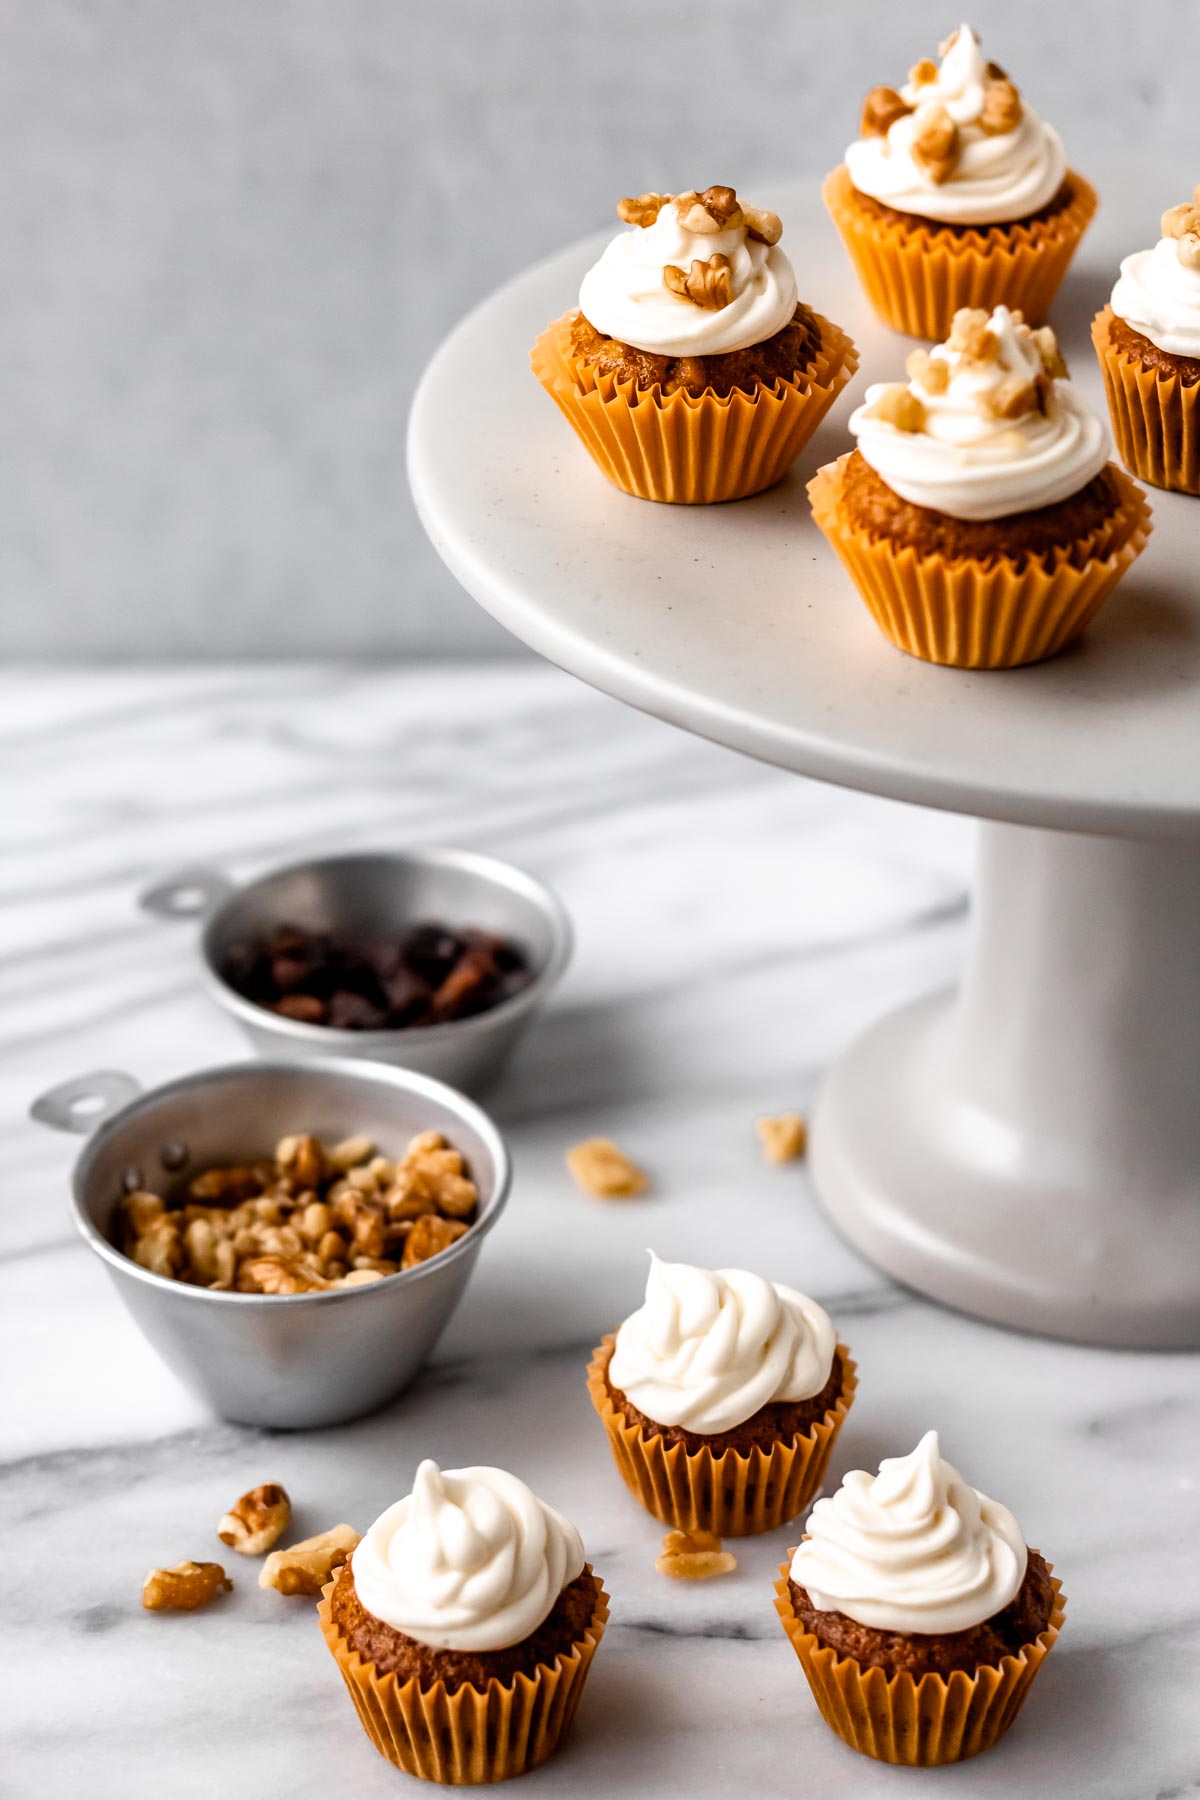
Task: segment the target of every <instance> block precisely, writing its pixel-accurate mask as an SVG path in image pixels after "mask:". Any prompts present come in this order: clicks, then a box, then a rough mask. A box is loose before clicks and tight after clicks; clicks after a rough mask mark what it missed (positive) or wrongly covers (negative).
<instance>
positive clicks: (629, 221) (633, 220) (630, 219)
mask: <svg viewBox="0 0 1200 1800" xmlns="http://www.w3.org/2000/svg"><path fill="white" fill-rule="evenodd" d="M670 198H671V196H670V194H638V195H637V197H636V199H630V198H629V197H628V196H627V197H626V198H625V199H624V200H618V201H617V217H618V219H620V220H621V221H622V222H623V223H624V224H626V225H640V226H642V227H643V228H644V227H645V226H647V225H653V223H654V221H655V219H657V217H658V215H659V213H660V212H661V211H662V209H663V207H664V206H665V205H666V204H667V202H668V200H669V199H670Z"/></svg>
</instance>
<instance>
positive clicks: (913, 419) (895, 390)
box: [864, 381, 925, 431]
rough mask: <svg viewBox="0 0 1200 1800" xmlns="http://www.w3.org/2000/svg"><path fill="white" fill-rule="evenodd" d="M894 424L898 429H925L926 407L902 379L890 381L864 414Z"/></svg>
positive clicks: (886, 423) (869, 417) (887, 423)
mask: <svg viewBox="0 0 1200 1800" xmlns="http://www.w3.org/2000/svg"><path fill="white" fill-rule="evenodd" d="M864 417H865V418H868V419H880V420H882V421H883V423H884V424H885V425H894V426H895V427H896V430H897V431H924V429H925V407H924V405H923V403H922V402H921V400H920V399H919V398H918V397H917V395H916V394H914V393H913V392H912V391H911V389H910V388H908V387H906V386H905V384H904V382H902V381H889V382H887V383H886V384H885V385H884V387H883V388H882V389H881V390H880V392H879V393H878V394H877V395H876V396H875V398H874V400H872V401H871V403H870V405H869V406H868V407H867V409H866V412H865V414H864Z"/></svg>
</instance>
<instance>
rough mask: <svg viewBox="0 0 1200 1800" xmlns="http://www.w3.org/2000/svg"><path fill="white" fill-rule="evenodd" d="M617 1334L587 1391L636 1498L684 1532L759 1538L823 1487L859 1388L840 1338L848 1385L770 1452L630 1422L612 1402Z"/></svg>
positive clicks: (592, 1370)
mask: <svg viewBox="0 0 1200 1800" xmlns="http://www.w3.org/2000/svg"><path fill="white" fill-rule="evenodd" d="M615 1341H616V1340H615V1338H614V1337H612V1336H611V1335H610V1336H608V1337H606V1338H605V1339H604V1340H603V1342H602V1343H601V1345H600V1347H599V1349H598V1350H597V1351H596V1353H595V1355H594V1357H593V1358H592V1362H591V1365H590V1367H589V1369H588V1393H589V1394H590V1395H591V1397H592V1404H593V1406H594V1407H595V1408H596V1411H597V1412H598V1413H599V1415H600V1419H601V1422H602V1424H603V1426H604V1429H605V1431H606V1432H607V1434H608V1443H609V1448H610V1449H611V1451H612V1453H613V1460H614V1461H615V1462H616V1465H617V1468H618V1469H619V1470H620V1472H621V1476H622V1479H623V1480H624V1482H625V1485H626V1487H627V1488H628V1489H629V1491H630V1493H631V1494H632V1495H633V1496H634V1498H635V1500H639V1501H640V1502H641V1504H642V1505H643V1506H644V1507H645V1509H646V1511H647V1512H648V1513H652V1514H653V1516H654V1517H655V1518H656V1519H661V1520H662V1522H663V1524H664V1525H673V1526H675V1527H676V1528H677V1529H679V1530H681V1531H695V1530H700V1531H715V1532H716V1534H717V1536H718V1537H755V1536H757V1535H758V1533H759V1532H763V1531H774V1530H775V1528H776V1527H777V1526H779V1525H785V1524H786V1523H787V1521H788V1520H789V1519H794V1518H795V1517H796V1516H797V1514H798V1513H802V1512H803V1511H804V1509H805V1508H806V1507H807V1505H808V1504H809V1502H810V1500H812V1498H813V1496H814V1495H815V1494H816V1493H817V1492H818V1490H819V1489H820V1486H821V1483H822V1482H823V1481H824V1479H825V1471H826V1469H827V1467H828V1465H829V1457H830V1453H831V1452H832V1450H833V1446H834V1442H835V1440H836V1438H837V1434H838V1432H839V1431H840V1430H841V1428H842V1421H843V1420H844V1419H845V1417H846V1414H847V1413H848V1412H849V1410H850V1407H851V1404H852V1402H853V1400H854V1394H855V1390H856V1388H857V1386H858V1379H857V1373H856V1366H855V1364H854V1362H853V1361H852V1359H851V1357H850V1353H849V1351H848V1350H846V1348H845V1347H844V1346H843V1345H842V1344H839V1345H838V1347H837V1352H836V1354H837V1357H838V1361H839V1363H840V1365H841V1371H842V1391H841V1393H840V1394H839V1396H838V1399H837V1402H836V1404H835V1405H833V1406H832V1407H830V1409H829V1411H828V1412H827V1413H826V1414H825V1417H824V1418H823V1419H819V1420H818V1421H817V1423H816V1424H815V1425H813V1426H811V1427H810V1429H809V1430H808V1431H807V1432H806V1433H804V1434H803V1435H800V1436H797V1437H794V1438H793V1439H791V1441H790V1442H784V1441H782V1440H781V1441H780V1442H778V1443H776V1444H773V1445H772V1446H771V1449H770V1451H769V1452H768V1451H765V1450H759V1449H757V1448H755V1449H752V1450H750V1451H740V1450H725V1451H722V1452H720V1453H719V1454H715V1455H714V1453H713V1452H712V1451H711V1450H710V1449H709V1448H708V1447H707V1446H705V1447H704V1448H703V1449H702V1450H692V1451H689V1450H688V1449H687V1448H686V1446H685V1445H683V1444H668V1443H667V1441H666V1439H665V1438H663V1437H661V1436H659V1435H657V1434H651V1433H648V1432H643V1431H642V1430H640V1429H639V1427H637V1426H636V1425H630V1424H629V1423H628V1422H627V1421H626V1420H625V1419H624V1418H623V1416H622V1415H621V1413H620V1412H618V1410H617V1408H616V1406H615V1405H614V1404H613V1400H612V1395H611V1393H610V1391H609V1386H608V1381H607V1378H606V1372H607V1369H608V1363H609V1359H610V1357H611V1355H612V1349H613V1344H614V1342H615Z"/></svg>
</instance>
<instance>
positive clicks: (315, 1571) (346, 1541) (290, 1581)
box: [258, 1525, 358, 1595]
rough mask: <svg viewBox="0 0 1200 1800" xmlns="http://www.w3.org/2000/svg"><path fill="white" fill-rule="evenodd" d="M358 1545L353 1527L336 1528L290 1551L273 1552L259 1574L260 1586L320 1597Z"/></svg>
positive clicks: (305, 1541)
mask: <svg viewBox="0 0 1200 1800" xmlns="http://www.w3.org/2000/svg"><path fill="white" fill-rule="evenodd" d="M357 1544H358V1533H357V1531H355V1529H354V1527H353V1525H334V1526H332V1527H331V1528H330V1529H329V1530H328V1531H322V1532H320V1533H318V1535H317V1536H316V1537H311V1538H304V1539H303V1540H302V1542H300V1543H299V1544H292V1545H291V1546H290V1547H289V1548H288V1549H287V1550H272V1552H271V1554H270V1556H268V1558H267V1560H266V1562H265V1563H264V1564H263V1566H262V1568H261V1569H260V1570H259V1572H258V1585H259V1587H261V1588H274V1589H275V1592H276V1593H277V1594H289V1595H290V1594H319V1593H320V1591H321V1589H322V1588H323V1587H324V1586H325V1583H326V1582H327V1581H328V1580H329V1577H330V1576H331V1575H332V1574H333V1571H334V1570H335V1569H340V1568H341V1566H342V1564H343V1563H344V1562H345V1561H346V1559H347V1557H348V1556H349V1555H350V1554H351V1552H352V1551H353V1550H354V1549H355V1547H356V1545H357Z"/></svg>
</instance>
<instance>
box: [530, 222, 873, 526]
mask: <svg viewBox="0 0 1200 1800" xmlns="http://www.w3.org/2000/svg"><path fill="white" fill-rule="evenodd" d="M617 212H618V215H619V217H620V218H621V219H622V221H623V222H624V223H625V224H626V225H627V226H628V227H629V229H628V230H626V231H623V232H620V233H619V234H618V235H617V236H616V237H615V238H613V240H612V241H611V243H610V244H609V245H608V247H607V249H606V250H605V251H604V254H603V255H602V256H601V258H600V260H599V261H598V262H597V263H596V264H595V266H594V267H593V268H591V269H590V270H589V271H588V273H587V274H586V275H585V276H584V279H583V284H582V286H581V288H580V291H579V305H578V308H577V309H573V310H572V311H570V312H568V313H565V314H564V315H563V317H562V318H561V319H558V320H557V321H556V322H555V323H554V324H553V325H551V326H549V327H548V328H547V330H546V331H544V332H543V333H542V335H541V337H540V338H539V339H538V341H537V343H536V344H535V346H534V349H533V354H532V358H531V360H532V365H533V371H534V374H535V375H536V376H537V378H538V380H539V381H540V382H541V383H542V385H543V387H545V388H546V390H547V392H548V393H549V394H550V396H551V398H552V399H553V400H554V402H555V404H556V405H557V406H558V407H559V409H560V410H561V412H562V413H563V415H564V417H565V418H566V419H567V422H568V423H569V424H570V425H571V427H572V429H573V430H574V431H575V432H576V434H577V435H578V437H579V439H580V441H581V442H582V443H583V445H584V446H585V448H586V449H587V450H588V452H589V454H590V455H591V456H592V458H593V460H594V461H595V463H596V464H597V466H598V467H599V468H600V469H601V470H603V472H604V474H605V475H607V476H608V478H609V480H610V481H612V482H614V483H615V484H616V486H617V487H619V488H622V489H624V491H625V492H626V493H629V494H635V495H637V496H639V497H640V498H642V499H645V500H668V501H678V502H705V501H715V500H737V499H741V498H743V497H744V496H745V495H747V494H755V493H758V492H759V491H760V489H762V488H766V487H770V486H771V484H772V483H773V482H776V481H778V480H779V479H780V477H781V476H782V475H783V474H784V473H785V472H786V470H787V469H788V467H789V465H790V464H791V463H792V462H793V461H794V459H795V457H796V456H797V455H798V454H799V452H800V450H801V449H802V448H803V446H804V445H805V444H806V443H807V442H808V440H809V438H810V437H811V436H812V433H813V432H814V431H815V430H816V427H817V425H818V424H819V423H820V421H821V419H822V418H823V417H824V416H825V414H826V412H827V411H828V410H829V408H830V406H831V405H832V404H833V402H834V400H835V399H836V398H837V396H838V394H839V393H840V392H841V390H842V388H843V387H844V386H845V385H846V383H847V382H848V381H849V379H850V377H851V376H852V375H853V373H854V371H855V369H856V368H857V366H858V359H857V356H856V354H855V350H854V346H853V344H852V343H851V342H850V340H849V338H848V337H847V336H846V335H845V333H844V332H843V331H841V330H840V329H839V327H838V326H836V325H833V324H831V323H830V322H829V320H827V319H823V318H822V317H821V315H820V314H819V313H816V312H813V311H812V310H811V309H810V308H809V307H808V306H806V305H804V304H803V303H802V302H800V301H799V300H798V298H797V293H796V277H795V273H794V271H793V269H792V265H791V263H790V262H789V260H788V258H787V255H786V254H785V252H784V251H783V249H782V247H781V244H780V238H781V237H782V234H783V226H782V224H781V222H780V220H779V218H778V217H777V216H776V214H775V213H772V212H766V211H764V210H762V209H761V208H758V207H752V206H747V205H745V204H744V203H743V202H742V201H740V200H739V199H738V196H737V195H736V193H735V192H734V190H733V189H732V188H728V187H709V188H705V190H704V191H703V193H697V192H695V190H689V191H688V192H687V193H684V194H675V195H672V194H642V195H640V196H639V197H638V198H637V199H626V200H622V201H621V203H620V205H619V206H618V208H617Z"/></svg>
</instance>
